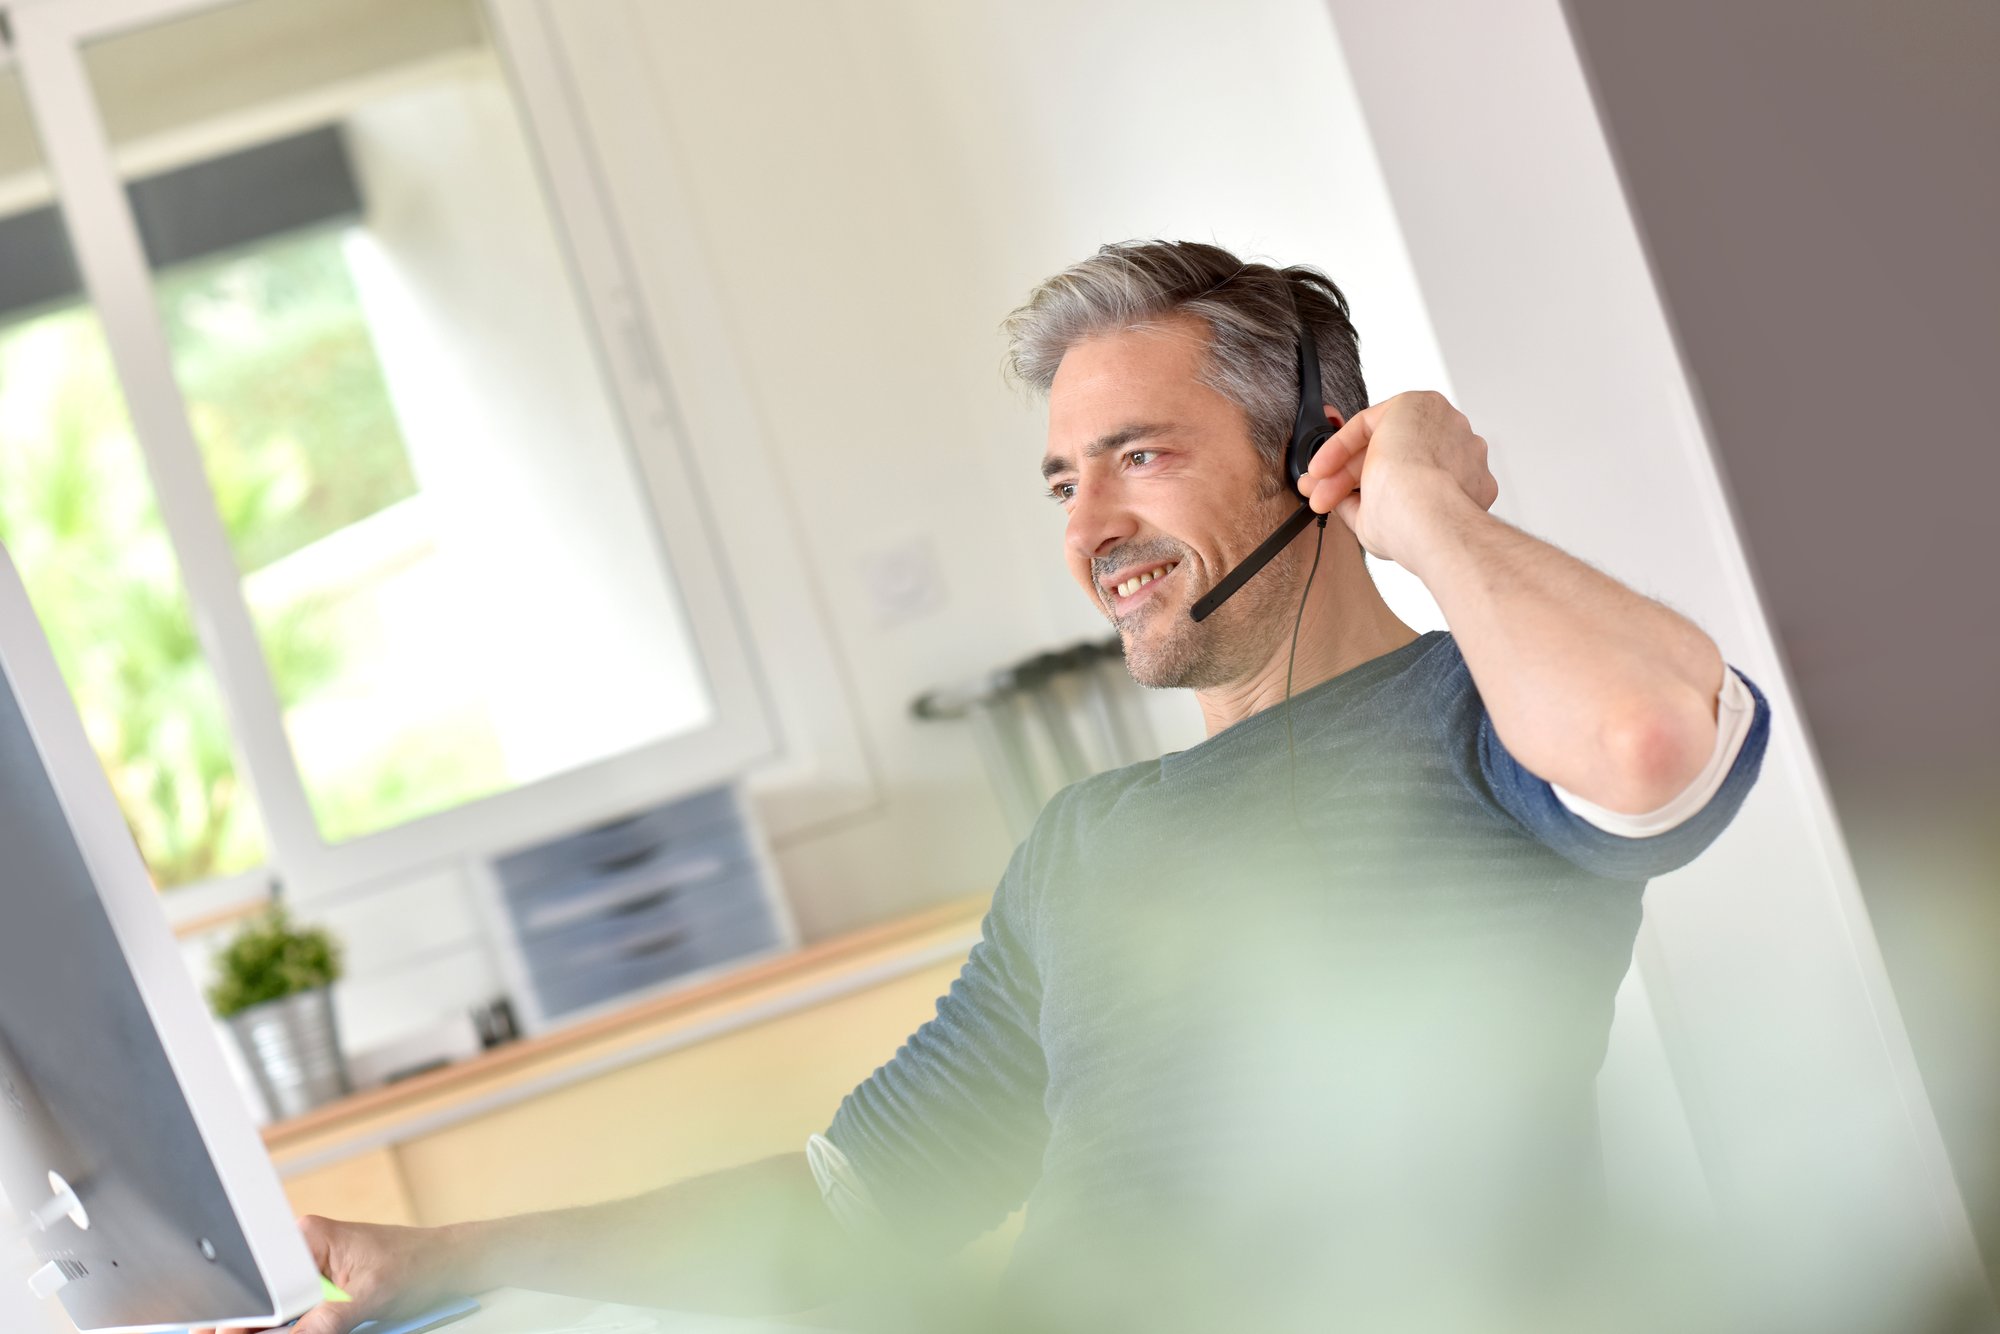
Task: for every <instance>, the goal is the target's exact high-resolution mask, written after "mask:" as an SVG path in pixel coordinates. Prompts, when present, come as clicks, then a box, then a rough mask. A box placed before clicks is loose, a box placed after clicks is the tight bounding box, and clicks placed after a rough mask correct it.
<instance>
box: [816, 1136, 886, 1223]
mask: <svg viewBox="0 0 2000 1334" xmlns="http://www.w3.org/2000/svg"><path fill="white" fill-rule="evenodd" d="M806 1165H807V1166H808V1167H810V1168H812V1174H813V1180H814V1181H816V1182H818V1183H819V1196H820V1198H821V1199H823V1200H825V1201H826V1207H827V1209H828V1211H829V1212H831V1213H832V1214H833V1217H834V1221H836V1222H838V1223H839V1224H840V1226H841V1227H842V1229H844V1230H845V1231H846V1232H847V1234H848V1235H849V1236H855V1237H868V1236H872V1235H874V1234H876V1233H878V1232H879V1231H880V1230H881V1228H882V1213H881V1210H879V1209H877V1208H876V1207H875V1200H874V1198H873V1197H872V1196H870V1195H869V1194H868V1187H866V1186H865V1185H863V1184H862V1183H861V1178H860V1176H859V1175H857V1174H856V1173H855V1171H854V1165H853V1164H852V1163H850V1162H848V1161H847V1155H846V1154H844V1153H842V1152H841V1151H840V1149H839V1148H838V1147H837V1146H835V1144H834V1142H833V1141H832V1140H830V1139H828V1138H827V1137H826V1136H824V1135H814V1136H812V1137H811V1138H810V1139H808V1140H807V1141H806Z"/></svg>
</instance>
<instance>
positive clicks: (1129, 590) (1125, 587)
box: [1117, 561, 1180, 597]
mask: <svg viewBox="0 0 2000 1334" xmlns="http://www.w3.org/2000/svg"><path fill="white" fill-rule="evenodd" d="M1179 563H1180V562H1179V561H1168V562H1167V563H1166V564H1165V565H1161V566H1157V567H1155V568H1153V569H1150V570H1148V571H1146V572H1145V573H1144V574H1141V575H1135V576H1133V577H1132V578H1130V579H1127V580H1126V581H1125V582H1124V583H1122V584H1119V585H1118V588H1117V593H1118V596H1119V597H1130V596H1131V595H1132V594H1134V593H1136V592H1138V591H1139V590H1140V589H1142V588H1144V587H1145V586H1146V585H1147V584H1150V583H1152V582H1153V581H1154V580H1155V579H1161V578H1165V577H1166V575H1167V572H1168V571H1170V570H1172V569H1173V568H1174V566H1176V565H1178V564H1179Z"/></svg>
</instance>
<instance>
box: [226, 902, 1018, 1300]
mask: <svg viewBox="0 0 2000 1334" xmlns="http://www.w3.org/2000/svg"><path fill="white" fill-rule="evenodd" d="M988 897H989V896H988V895H983V894H982V895H974V896H968V897H965V898H960V899H954V900H951V901H950V902H947V903H944V904H940V905H939V906H937V907H935V908H930V909H926V910H924V911H922V912H918V913H913V914H911V915H910V916H908V917H903V918H899V919H896V920H894V921H890V922H885V923H882V924H880V925H878V926H873V927H869V928H866V929H864V930H861V931H855V932H850V933H848V934H846V935H842V936H836V937H834V938H832V939H829V940H824V941H821V942H819V943H817V944H814V945H809V946H807V947H805V948H804V949H800V950H795V951H792V952H791V953H788V954H784V955H780V956H777V957H775V958H771V959H767V960H764V961H763V962H760V963H755V964H750V965H747V966H745V967H743V968H740V969H736V970H733V971H731V972H729V973H726V974H724V975H722V976H719V977H716V978H713V979H711V980H709V981H707V982H702V983H698V984H696V985H693V986H690V987H686V988H684V989H682V990H679V991H675V992H672V993H670V994H667V995H664V996H660V997H657V998H655V999H653V1000H650V1001H645V1002H641V1003H639V1004H636V1005H633V1006H631V1007H629V1008H627V1009H624V1010H620V1011H618V1012H617V1013H614V1014H608V1015H604V1016H601V1017H599V1018H597V1019H593V1020H590V1021H588V1022H585V1023H580V1024H576V1025H574V1026H572V1027H570V1028H566V1029H562V1030H559V1031H557V1032H552V1033H546V1034H542V1035H539V1036H537V1037H532V1038H523V1039H521V1040H519V1041H516V1042H510V1043H508V1044H506V1045H505V1046H502V1047H498V1048H495V1049H494V1050H492V1051H489V1052H487V1053H485V1054H483V1055H481V1056H478V1057H475V1058H473V1059H471V1060H468V1061H463V1062H460V1063H459V1064H457V1065H453V1066H450V1067H447V1068H445V1069H442V1070H435V1071H432V1072H430V1073H428V1074H424V1075H418V1076H416V1077H414V1078H411V1079H406V1080H402V1081H399V1082H397V1083H395V1084H390V1085H387V1086H386V1087H383V1088H377V1089H369V1090H366V1091H364V1092H361V1093H356V1094H352V1095H350V1096H349V1097H346V1098H342V1099H340V1100H339V1101H337V1102H333V1103H330V1104H328V1105H327V1106H325V1107H321V1108H318V1109H316V1110H314V1111H311V1112H308V1113H307V1114H305V1115H304V1116H300V1117H295V1118H293V1119H291V1120H288V1121H281V1122H277V1123H275V1124H273V1125H270V1126H267V1127H265V1129H264V1142H265V1145H266V1147H267V1148H268V1149H269V1150H270V1153H271V1158H272V1161H273V1162H274V1163H276V1164H277V1166H278V1169H279V1171H280V1172H281V1173H284V1174H286V1175H290V1174H293V1173H296V1172H302V1171H308V1170H310V1169H312V1168H316V1167H320V1166H324V1165H326V1164H329V1163H332V1162H337V1161H340V1160H341V1159H343V1158H347V1157H349V1156H351V1155H353V1154H357V1153H362V1152H365V1151H367V1150H369V1149H373V1148H379V1147H381V1146H383V1145H386V1144H393V1143H396V1142H398V1141H400V1140H403V1139H406V1138H408V1137H410V1136H414V1135H421V1134H428V1133H430V1132H432V1131H435V1130H438V1129H441V1128H443V1127H445V1126H448V1125H451V1124H454V1123H456V1122H459V1121H464V1120H467V1119H469V1118H472V1117H475V1116H479V1115H482V1114H484V1113H486V1112H489V1111H492V1110H494V1109H496V1108H498V1107H502V1106H506V1105H509V1104H511V1103H515V1102H519V1101H521V1100H524V1099H527V1098H532V1097H535V1096H538V1095H540V1094H543V1093H546V1092H549V1091H551V1090H552V1089H556V1088H560V1087H563V1086H564V1085H567V1084H571V1083H575V1082H577V1081H579V1080H583V1079H589V1078H592V1077H593V1076H596V1075H600V1074H603V1073H605V1072H607V1071H609V1070H613V1069H617V1068H619V1067H621V1066H624V1065H629V1064H633V1063H636V1062H638V1061H642V1060H645V1059H647V1058H649V1057H651V1056H655V1055H658V1054H660V1053H662V1052H666V1051H672V1050H674V1049H676V1048H679V1047H684V1046H688V1045H691V1044H693V1043H696V1042H701V1041H704V1040H706V1039H708V1038H712V1037H716V1036H719V1035H721V1034H723V1033H726V1032H730V1031H732V1030H735V1029H740V1028H744V1027H747V1026H749V1025H752V1024H756V1023H759V1022H761V1021H763V1020H765V1019H769V1018H772V1017H775V1016H777V1015H780V1014H785V1013H789V1012H791V1011H794V1010H798V1009H802V1008H804V1007H806V1006H810V1005H815V1004H818V1003H820V1002H822V1001H825V1000H828V999H831V998H833V997H836V996H840V995H845V994H849V993H852V992H855V991H859V990H861V989H863V988H866V987H869V986H873V985H876V984H879V983H881V982H883V981H886V980H888V979H890V978H894V977H899V976H902V975H904V974H907V973H910V972H913V971H915V970H917V969H920V968H923V967H926V966H928V965H930V964H933V963H936V962H937V961H939V960H940V959H943V958H946V957H949V956H950V955H952V954H953V953H962V952H963V951H964V950H966V949H967V948H969V947H970V946H971V944H972V943H973V942H974V941H976V940H977V939H978V934H979V930H978V928H979V919H980V917H981V916H982V915H983V914H984V912H985V909H986V904H987V900H988ZM453 1328H458V1329H463V1330H465V1331H467V1334H471V1331H472V1329H473V1327H472V1326H470V1325H466V1324H464V1323H463V1322H461V1324H460V1325H459V1326H454V1327H453Z"/></svg>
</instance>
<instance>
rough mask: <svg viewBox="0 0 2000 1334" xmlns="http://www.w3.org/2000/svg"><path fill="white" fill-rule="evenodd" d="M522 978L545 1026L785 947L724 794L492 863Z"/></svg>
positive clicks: (747, 836)
mask: <svg viewBox="0 0 2000 1334" xmlns="http://www.w3.org/2000/svg"><path fill="white" fill-rule="evenodd" d="M493 872H494V878H495V880H496V881H497V882H498V886H499V906H500V908H501V909H502V911H503V912H504V914H505V917H506V920H507V925H508V928H509V930H510V932H511V934H512V936H513V944H514V946H515V948H516V950H517V957H518V960H519V963H520V965H521V967H520V973H521V974H522V975H521V976H520V978H519V981H520V982H521V983H524V984H525V985H526V986H527V987H528V988H529V989H531V990H532V992H533V999H534V1001H535V1008H537V1009H539V1011H540V1012H541V1015H542V1016H543V1018H545V1019H555V1018H560V1017H562V1016H565V1015H568V1014H571V1013H573V1012H575V1011H578V1010H583V1009H587V1008H590V1007H592V1006H597V1005H601V1004H604V1003H605V1002H608V1001H612V1000H615V999H617V998H618V997H620V996H623V995H626V994H628V993H631V992H637V991H644V990H648V989H651V988H655V987H658V986H660V985H662V984H663V983H667V982H671V981H672V980H673V979H675V978H677V977H681V976H685V975H688V974H692V973H695V972H699V971H701V970H704V969H708V968H713V967H715V966H717V965H719V964H723V963H727V962H729V961H731V960H732V959H737V958H741V957H744V956H746V955H751V954H757V953H762V952H764V951H766V950H769V949H772V948H774V947H776V946H777V945H779V944H781V943H782V942H783V938H784V937H783V927H782V925H781V924H780V921H779V919H778V916H777V914H776V912H775V911H774V909H773V907H772V904H771V901H770V899H769V897H768V890H767V887H766V885H765V883H764V873H763V868H762V864H761V862H760V861H759V859H758V857H757V854H756V851H755V848H754V846H753V840H752V837H751V832H750V830H749V829H747V828H746V827H745V825H744V820H743V814H742V811H741V808H740V807H739V806H738V804H737V802H736V799H735V796H734V794H733V793H732V792H731V791H730V789H728V788H726V787H725V788H717V789H715V790H713V791H710V792H702V793H698V794H696V795H695V796H692V797H688V798H685V799H683V800H680V801H675V802H672V803H670V804H668V805H665V806H661V807H658V808H656V809H653V810H649V811H641V812H639V813H637V814H635V815H632V816H629V817H627V818H625V819H622V820H615V821H612V822H610V823H608V824H603V825H599V826H597V827H596V828H594V829H586V830H583V831H582V832H580V833H576V834H570V835H566V836H564V837H562V838H559V839H555V840H553V841H551V842H549V843H545V844H541V845H539V846H536V847H532V848H524V849H521V850H520V851H517V852H513V853H509V854H508V855H506V856H504V857H500V858H498V859H496V860H495V861H494V862H493Z"/></svg>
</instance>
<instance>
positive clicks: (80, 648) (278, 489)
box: [0, 0, 770, 897]
mask: <svg viewBox="0 0 2000 1334" xmlns="http://www.w3.org/2000/svg"><path fill="white" fill-rule="evenodd" d="M11 17H12V21H13V23H12V26H13V30H14V36H15V44H14V49H15V53H16V69H15V70H14V71H12V72H8V71H5V70H0V272H5V273H6V274H8V275H10V276H9V277H7V278H0V540H4V541H5V542H6V543H7V544H8V547H9V549H10V550H11V551H12V552H13V553H14V556H15V560H16V563H17V564H18V565H19V566H20V567H21V569H22V572H23V576H24V578H25V579H26V581H27V582H28V584H29V587H30V590H31V592H32V593H33V594H34V595H35V598H36V603H37V609H38V611H39V613H40V614H41V616H42V618H43V622H44V625H45V626H46V627H47V628H48V630H49V633H50V636H51V638H52V640H53V641H54V642H55V644H56V647H57V650H58V656H59V658H60V660H61V661H62V662H63V666H64V670H65V673H66V675H67V677H68V680H69V683H70V686H71V689H72V691H73V693H74V694H75V695H76V697H77V700H78V703H79V706H80V707H81V709H82V710H83V712H84V714H85V717H86V721H87V722H88V723H89V724H90V729H91V735H92V738H93V740H94V742H95V743H96V744H97V746H98V748H99V751H100V754H101V755H102V757H103V758H104V760H105V763H106V767H107V770H108V771H109V772H110V773H111V775H112V777H113V782H114V786H116V787H117V789H118V791H119V795H120V799H121V802H122V803H123V804H124V807H125V811H126V815H127V819H128V821H129V822H130V823H131V824H132V826H133V829H134V831H135V834H136V835H137V836H138V838H139V842H140V845H141V849H142V851H143V852H144V853H145V855H146V857H147V860H148V863H149V865H151V866H152V868H153V870H154V873H155V876H156V878H158V879H159V880H160V882H161V883H162V885H163V886H177V885H190V884H200V883H202V882H205V881H210V882H212V881H215V880H216V879H218V878H227V877H230V876H233V875H240V874H243V873H246V872H254V871H255V869H256V868H258V867H259V866H260V865H262V864H264V863H266V862H268V863H269V864H270V865H272V866H275V867H276V868H277V869H278V870H279V871H280V872H281V873H282V874H283V875H285V876H286V877H288V878H290V879H293V880H298V881H304V882H307V883H309V884H311V885H315V886H321V885H323V886H332V885H340V884H348V883H353V882H356V881H359V880H363V879H369V878H373V877H376V876H381V875H389V874H395V873H398V872H400V871H404V870H408V869H411V868H413V867H415V866H417V865H420V864H422V863H425V862H428V861H433V860H437V859H440V858H443V857H448V856H453V855H459V854H463V853H466V852H478V851H484V850H488V849H494V848H500V847H505V846H508V845H510V844H518V843H521V842H524V841H528V840H531V839H534V838H537V837H540V836H542V835H545V834H548V833H552V832H554V831H556V830H559V829H562V828H565V827H569V826H572V825H575V824H579V823H583V822H586V821H588V820H591V819H595V818H601V817H604V816H608V815H611V814H615V813H617V812H619V811H622V810H624V809H628V808H630V807H632V806H635V805H638V804H641V803H644V802H646V801H649V800H653V799H657V798H659V797H661V796H664V795H667V794H670V793H672V792H675V791H679V790H684V789H687V788H691V787H694V786H696V785H700V784H704V783H710V782H713V781H715V780H717V779H718V778H722V777H726V776H728V775H730V774H733V773H735V772H737V771H740V770H741V769H742V768H743V767H745V766H746V765H748V764H749V763H751V762H752V761H754V760H755V759H756V758H758V757H759V756H761V755H763V754H764V753H766V752H767V751H768V750H769V748H770V736H769V729H768V725H767V722H766V718H765V712H764V707H763V704H762V701H761V699H760V697H759V694H758V691H757V689H756V685H755V676H754V673H753V672H752V671H751V670H750V664H749V662H748V661H747V659H746V657H745V653H744V648H743V644H742V641H741V639H740V637H739V635H738V633H737V631H736V628H735V624H734V619H733V617H732V614H731V608H730V606H729V604H728V600H727V587H726V582H725V579H724V578H723V575H722V572H721V571H720V570H718V569H717V568H716V566H715V558H714V554H713V553H714V544H713V542H712V540H711V535H710V534H709V533H708V532H707V531H706V530H705V525H706V522H707V520H706V518H705V516H704V514H703V512H702V508H701V506H700V505H699V503H698V501H697V496H698V488H697V486H696V484H695V481H694V479H693V477H692V476H691V474H690V472H689V469H688V466H687V463H686V460H685V457H684V453H683V451H682V449H681V445H680V442H679V441H678V440H677V439H676V438H675V436H674V434H673V416H672V413H671V409H670V407H669V405H668V402H667V400H666V398H665V395H664V391H663V388H662V379H661V374H660V371H659V369H658V367H657V366H656V365H654V364H653V359H652V356H651V353H650V350H649V349H650V346H651V339H650V337H649V334H648V331H647V330H646V329H645V327H644V326H643V324H642V323H640V316H639V314H638V310H637V302H636V301H635V300H634V299H633V298H632V296H631V294H630V287H629V284H628V281H627V278H626V276H625V273H624V266H623V263H622V260H621V254H622V249H621V246H622V243H621V241H620V240H619V238H618V236H617V234H616V232H615V230H614V229H613V227H612V225H611V222H610V219H609V218H608V217H607V216H606V214H605V210H604V207H603V204H602V201H601V200H600V199H599V197H598V194H597V191H596V188H595V186H594V178H593V168H592V164H591V162H590V161H589V158H588V145H587V144H585V143H584V142H582V140H581V138H580V135H579V130H578V128H577V124H576V122H575V120H574V117H573V116H572V114H571V112H570V110H569V108H568V104H567V90H566V88H565V80H566V78H567V75H566V72H565V71H564V70H563V69H562V68H561V67H560V65H559V64H558V60H559V57H558V56H557V54H556V53H555V50H554V47H553V44H552V43H549V42H547V41H546V40H542V38H543V35H544V34H543V33H542V25H543V22H544V16H543V14H542V12H541V10H540V8H539V7H538V4H537V3H535V2H534V0H498V2H497V3H493V4H489V5H480V4H477V3H474V0H235V3H225V4H217V3H213V2H212V0H209V2H205V3H204V2H201V0H60V3H52V2H50V0H42V2H41V3H30V4H26V5H23V6H20V7H18V8H16V9H14V10H13V11H12V15H11ZM15 76H18V81H17V80H16V77H15ZM21 85H25V92H26V98H25V102H24V100H23V98H22V97H21ZM37 138H39V141H40V145H41V150H42V151H41V153H40V154H37V153H36V152H35V151H34V150H35V144H36V140H37ZM44 158H45V159H46V165H47V167H48V168H49V170H48V171H47V172H46V173H44V172H43V170H42V165H43V163H42V161H41V159H44ZM64 222H66V223H67V226H66V227H65V226H64V225H63V224H64ZM10 245H11V246H13V247H14V248H15V254H14V255H12V256H10V255H9V253H8V248H9V247H10ZM32 247H39V248H40V249H39V250H34V249H30V248H32ZM44 253H46V254H49V255H53V256H56V257H57V261H56V262H53V263H50V264H42V265H33V264H30V265H24V264H22V263H20V262H19V261H20V260H22V259H25V258H27V257H29V256H30V255H40V254H44ZM72 253H73V254H74V257H75V260H76V263H75V265H74V266H73V267H68V266H67V261H68V258H69V256H70V255H71V254H72ZM24 272H25V273H32V274H33V275H34V276H33V278H32V279H22V280H18V281H17V280H16V279H15V278H14V277H13V276H11V275H15V274H17V273H24ZM607 352H608V353H610V354H612V355H609V356H606V355H604V354H605V353H607ZM197 630H198V633H197ZM218 683H220V684H218ZM187 897H198V896H187ZM210 897H212V892H211V895H210Z"/></svg>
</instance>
